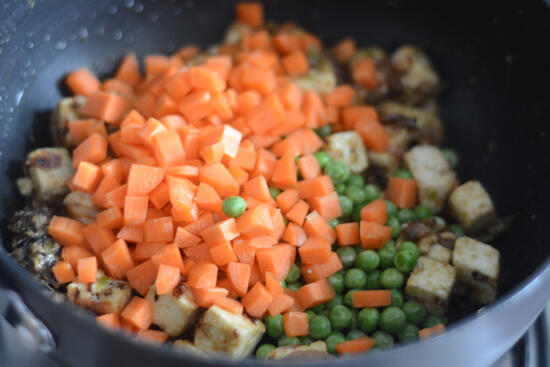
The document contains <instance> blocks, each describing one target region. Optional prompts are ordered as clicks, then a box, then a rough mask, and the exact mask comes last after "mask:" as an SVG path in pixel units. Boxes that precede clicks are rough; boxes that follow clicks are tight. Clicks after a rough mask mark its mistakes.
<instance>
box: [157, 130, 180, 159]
mask: <svg viewBox="0 0 550 367" xmlns="http://www.w3.org/2000/svg"><path fill="white" fill-rule="evenodd" d="M153 141H154V148H155V159H156V160H157V162H158V163H159V164H160V165H161V166H162V167H170V166H177V165H178V164H183V162H184V161H185V153H184V151H183V144H182V142H181V138H180V136H179V134H178V133H177V132H176V131H174V130H167V131H162V132H160V133H158V134H155V136H154V137H153Z"/></svg>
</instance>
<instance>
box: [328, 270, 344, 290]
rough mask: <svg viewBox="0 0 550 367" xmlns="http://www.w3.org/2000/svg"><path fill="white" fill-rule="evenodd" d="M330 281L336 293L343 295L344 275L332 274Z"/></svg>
mask: <svg viewBox="0 0 550 367" xmlns="http://www.w3.org/2000/svg"><path fill="white" fill-rule="evenodd" d="M328 281H329V283H330V285H332V288H334V292H336V293H342V292H343V291H344V276H343V275H342V274H339V273H336V274H332V275H331V276H329V277H328Z"/></svg>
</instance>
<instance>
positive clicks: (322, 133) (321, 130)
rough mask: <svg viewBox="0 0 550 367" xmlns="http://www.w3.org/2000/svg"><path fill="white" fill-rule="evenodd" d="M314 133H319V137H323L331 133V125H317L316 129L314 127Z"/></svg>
mask: <svg viewBox="0 0 550 367" xmlns="http://www.w3.org/2000/svg"><path fill="white" fill-rule="evenodd" d="M313 131H315V133H316V134H317V135H319V137H320V138H322V139H324V138H326V137H327V136H329V135H330V134H332V126H331V125H330V124H326V125H324V126H321V127H318V128H317V129H314V130H313Z"/></svg>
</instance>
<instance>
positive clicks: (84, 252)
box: [61, 246, 94, 270]
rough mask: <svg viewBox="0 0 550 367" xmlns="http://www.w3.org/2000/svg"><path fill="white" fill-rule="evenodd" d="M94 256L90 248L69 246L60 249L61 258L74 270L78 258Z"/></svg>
mask: <svg viewBox="0 0 550 367" xmlns="http://www.w3.org/2000/svg"><path fill="white" fill-rule="evenodd" d="M90 256H94V254H92V252H91V251H90V250H88V249H87V248H85V247H80V246H71V247H63V248H62V249H61V258H62V259H63V260H64V261H68V262H69V264H71V268H72V269H73V270H76V269H77V267H78V259H83V258H85V257H90Z"/></svg>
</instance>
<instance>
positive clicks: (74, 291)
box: [67, 271, 132, 315]
mask: <svg viewBox="0 0 550 367" xmlns="http://www.w3.org/2000/svg"><path fill="white" fill-rule="evenodd" d="M67 297H68V298H69V299H70V300H71V301H72V302H73V303H75V304H77V305H79V306H81V307H85V308H88V309H90V310H92V311H94V312H95V313H97V314H100V315H101V314H106V313H120V312H121V311H122V309H123V308H124V307H125V306H126V305H127V304H128V302H130V299H131V298H132V288H131V287H130V285H129V284H128V282H125V281H122V280H116V279H112V278H109V277H107V276H105V275H103V273H102V272H101V271H98V276H97V281H96V282H95V283H92V284H90V286H89V287H88V285H87V284H84V283H79V282H72V283H70V284H69V285H68V286H67Z"/></svg>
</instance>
